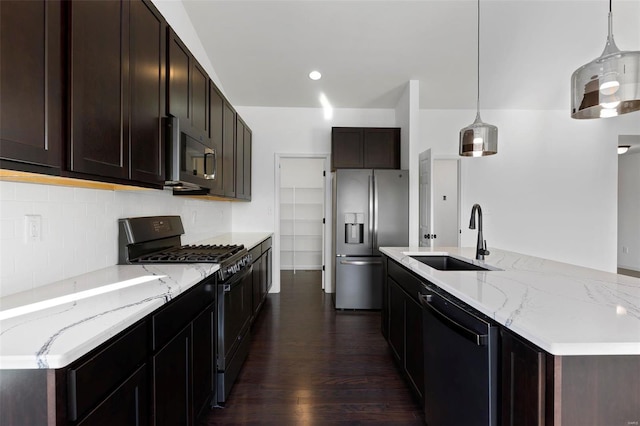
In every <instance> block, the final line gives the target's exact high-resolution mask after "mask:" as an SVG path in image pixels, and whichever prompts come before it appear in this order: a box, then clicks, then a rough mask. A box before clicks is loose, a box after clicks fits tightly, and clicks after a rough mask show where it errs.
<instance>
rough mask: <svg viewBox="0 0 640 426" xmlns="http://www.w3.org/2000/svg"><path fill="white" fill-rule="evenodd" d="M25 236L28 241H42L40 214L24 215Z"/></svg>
mask: <svg viewBox="0 0 640 426" xmlns="http://www.w3.org/2000/svg"><path fill="white" fill-rule="evenodd" d="M24 238H25V241H26V242H27V243H36V242H39V241H42V216H40V215H39V214H27V215H25V216H24Z"/></svg>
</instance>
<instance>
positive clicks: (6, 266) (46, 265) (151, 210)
mask: <svg viewBox="0 0 640 426" xmlns="http://www.w3.org/2000/svg"><path fill="white" fill-rule="evenodd" d="M230 204H231V203H229V202H212V201H200V200H195V199H192V198H181V197H174V196H173V195H172V194H171V192H169V191H160V190H141V191H104V190H96V189H82V188H70V187H62V186H50V185H39V184H30V183H13V182H2V181H0V224H1V228H0V259H1V260H0V262H1V263H0V296H3V295H6V294H11V293H15V292H19V291H24V290H29V289H31V288H34V287H38V286H40V285H44V284H49V283H52V282H55V281H58V280H62V279H65V278H69V277H73V276H76V275H80V274H84V273H86V272H91V271H95V270H97V269H101V268H104V267H107V266H111V265H115V264H117V263H118V219H119V218H123V217H132V216H148V215H165V214H166V215H180V216H181V217H182V221H183V224H184V228H185V235H183V237H182V242H183V243H185V244H189V243H193V242H195V241H198V240H202V239H204V238H208V237H212V236H215V235H219V234H222V233H225V232H228V231H230V230H231V207H230ZM27 214H29V215H40V216H41V217H42V228H43V229H42V239H41V241H40V242H33V243H26V242H25V239H24V234H25V231H24V226H25V225H24V220H25V219H24V216H25V215H27Z"/></svg>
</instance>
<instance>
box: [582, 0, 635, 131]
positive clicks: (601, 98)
mask: <svg viewBox="0 0 640 426" xmlns="http://www.w3.org/2000/svg"><path fill="white" fill-rule="evenodd" d="M638 110H640V51H633V52H632V51H625V52H621V51H620V49H618V46H616V43H615V42H614V40H613V15H612V13H611V0H609V33H608V35H607V43H606V44H605V46H604V51H603V52H602V55H600V57H598V58H597V59H594V60H593V61H591V62H589V63H588V64H586V65H583V66H581V67H580V68H578V69H577V70H576V71H575V72H574V73H573V75H572V76H571V117H572V118H606V117H615V116H616V115H621V114H626V113H628V112H633V111H638Z"/></svg>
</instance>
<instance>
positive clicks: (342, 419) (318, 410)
mask: <svg viewBox="0 0 640 426" xmlns="http://www.w3.org/2000/svg"><path fill="white" fill-rule="evenodd" d="M252 334H253V336H252V343H251V351H250V354H249V357H248V359H247V361H246V362H245V364H244V366H243V368H242V371H241V373H240V376H239V377H238V380H237V382H236V384H235V386H234V387H233V389H232V391H231V395H230V397H229V399H228V401H227V404H226V407H225V408H219V409H213V410H212V411H211V412H210V414H209V415H208V416H203V417H204V418H202V419H201V422H200V425H201V426H205V425H216V424H224V425H231V424H273V425H287V424H290V425H292V424H296V425H313V424H322V425H326V424H340V423H341V424H376V423H377V424H397V425H412V424H415V425H420V424H424V416H423V414H422V412H421V408H420V406H419V405H418V403H417V402H416V401H415V400H414V399H413V397H412V395H411V393H410V391H409V389H408V387H407V386H406V385H405V383H404V382H403V379H402V378H401V376H400V375H399V373H398V370H397V369H396V367H395V365H394V363H393V360H392V358H391V355H390V353H389V350H388V348H387V344H386V342H385V340H384V338H383V337H382V334H381V332H380V313H379V312H353V311H348V312H340V311H338V312H336V311H335V310H334V309H333V302H332V299H331V295H330V294H325V293H324V292H323V291H322V289H321V283H320V272H319V271H318V272H316V271H298V272H297V273H296V274H292V273H291V272H289V271H285V272H283V273H282V277H281V293H279V294H269V295H268V297H267V301H266V303H265V306H264V307H263V309H262V312H261V314H260V317H259V318H258V320H257V322H256V325H255V327H254V329H253V330H252Z"/></svg>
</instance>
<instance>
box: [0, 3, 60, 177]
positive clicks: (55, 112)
mask: <svg viewBox="0 0 640 426" xmlns="http://www.w3.org/2000/svg"><path fill="white" fill-rule="evenodd" d="M62 18H63V16H62V8H61V3H60V1H9V0H2V1H0V51H1V52H2V54H0V70H2V71H1V72H0V93H1V94H2V95H1V96H0V123H1V124H0V159H2V167H3V168H5V167H6V168H12V169H18V170H24V171H33V172H40V173H48V174H58V173H59V171H60V166H61V161H62V151H61V149H62V141H63V134H62V131H63V128H62V124H63V116H62V114H63V110H64V104H63V87H64V75H63V64H62V35H61V31H62ZM5 160H9V161H5Z"/></svg>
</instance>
